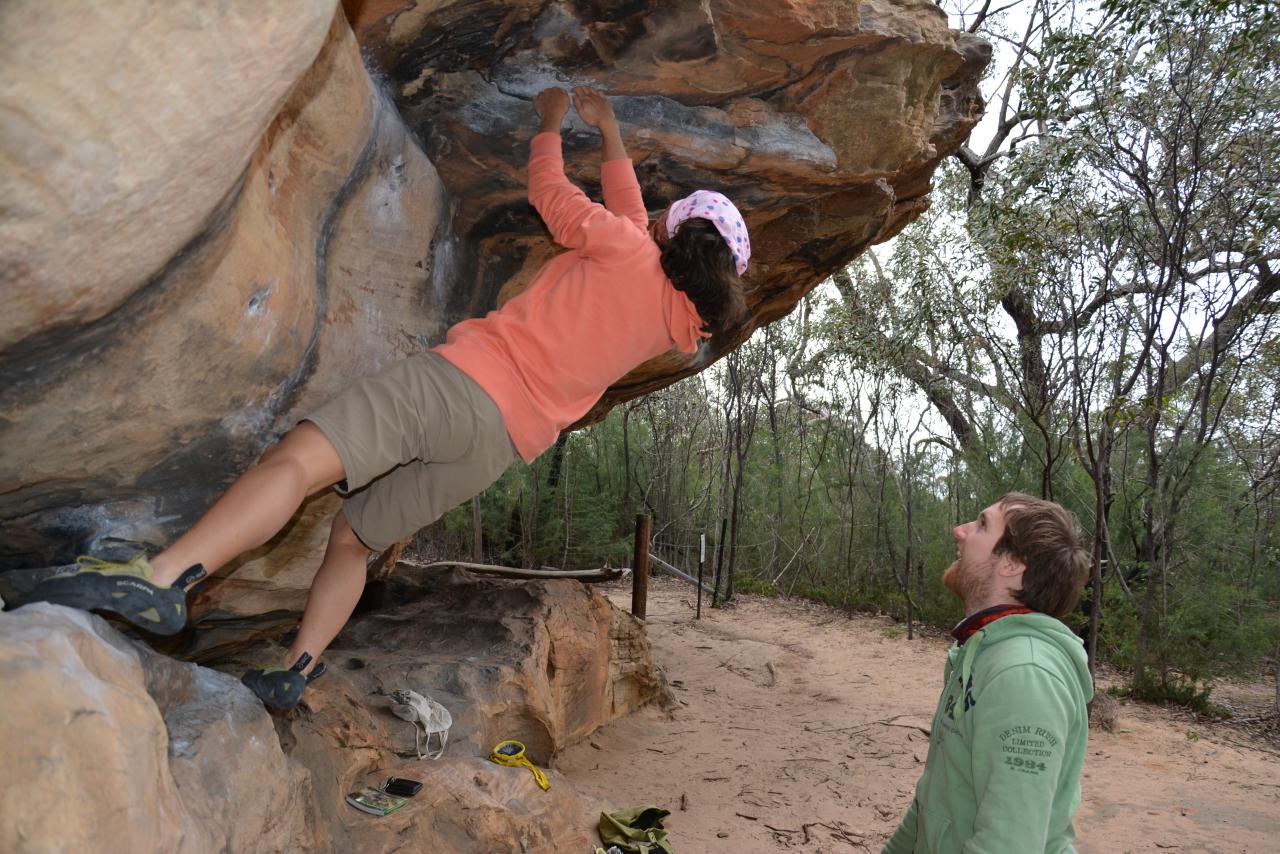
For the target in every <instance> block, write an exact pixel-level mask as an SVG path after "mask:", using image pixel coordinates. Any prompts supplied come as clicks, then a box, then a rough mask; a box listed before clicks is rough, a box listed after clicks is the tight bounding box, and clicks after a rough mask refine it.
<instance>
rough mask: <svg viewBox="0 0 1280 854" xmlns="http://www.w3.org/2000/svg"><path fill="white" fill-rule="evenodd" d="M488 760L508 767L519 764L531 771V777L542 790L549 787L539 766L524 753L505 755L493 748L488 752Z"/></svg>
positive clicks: (515, 766)
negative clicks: (491, 751)
mask: <svg viewBox="0 0 1280 854" xmlns="http://www.w3.org/2000/svg"><path fill="white" fill-rule="evenodd" d="M489 761H490V762H496V763H497V764H499V765H505V766H507V767H508V768H518V767H521V766H523V767H525V768H528V769H529V770H530V771H532V772H533V779H534V780H536V781H537V783H538V786H539V788H541V789H542V791H544V792H545V791H548V790H549V789H550V788H551V783H550V781H548V780H547V775H546V774H543V773H542V769H541V768H539V767H538V766H536V765H534V764H533V763H532V762H530V761H529V759H528V757H526V756H525V755H524V753H520V754H518V755H516V756H507V755H506V754H503V753H498V752H497V751H496V750H495V751H494V752H493V753H490V754H489Z"/></svg>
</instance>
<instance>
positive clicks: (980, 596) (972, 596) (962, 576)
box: [942, 557, 995, 608]
mask: <svg viewBox="0 0 1280 854" xmlns="http://www.w3.org/2000/svg"><path fill="white" fill-rule="evenodd" d="M993 560H995V558H994V557H992V558H989V559H988V560H986V561H984V562H983V563H981V564H979V565H978V566H972V565H970V564H968V563H965V562H962V561H959V560H957V561H956V562H955V563H953V564H951V566H949V567H947V568H946V571H944V572H943V573H942V583H943V585H945V586H946V588H947V589H948V590H950V591H951V592H952V593H954V594H956V596H959V597H960V601H961V602H963V603H964V604H965V607H966V608H967V607H968V606H969V604H970V603H974V604H977V603H980V602H982V601H983V600H984V599H986V598H987V594H988V593H989V592H990V591H991V562H992V561H993Z"/></svg>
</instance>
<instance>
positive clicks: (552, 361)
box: [434, 133, 704, 462]
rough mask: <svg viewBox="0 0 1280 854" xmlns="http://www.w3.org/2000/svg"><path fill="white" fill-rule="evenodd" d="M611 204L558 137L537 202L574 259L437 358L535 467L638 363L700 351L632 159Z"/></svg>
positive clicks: (458, 330)
mask: <svg viewBox="0 0 1280 854" xmlns="http://www.w3.org/2000/svg"><path fill="white" fill-rule="evenodd" d="M600 182H601V185H602V188H603V191H604V201H605V203H604V204H603V205H600V204H596V203H595V202H592V201H591V200H590V199H588V198H587V196H586V194H585V193H583V192H582V190H580V189H578V188H577V187H576V186H574V184H573V183H572V182H570V181H569V179H568V178H566V177H565V174H564V158H563V155H562V154H561V150H560V135H559V134H557V133H540V134H538V135H537V136H535V137H534V138H533V142H532V145H531V148H530V152H529V201H530V202H531V203H532V204H533V206H534V207H535V208H536V209H537V211H538V213H539V214H540V215H541V216H542V219H543V221H544V222H545V223H546V224H547V228H548V229H550V231H551V236H552V237H553V238H554V239H555V240H556V242H557V243H559V244H561V245H562V246H565V247H567V248H568V250H569V251H568V252H564V253H562V254H560V255H557V256H556V257H555V258H553V259H551V260H550V261H548V262H547V264H546V266H544V267H543V268H542V269H541V270H539V271H538V274H537V275H536V276H535V277H534V279H533V281H532V282H530V283H529V285H528V287H526V288H525V289H524V291H522V292H521V293H520V294H519V295H518V296H516V297H514V298H512V299H511V300H509V301H508V302H507V303H506V304H505V305H503V306H502V308H500V309H497V310H496V311H491V312H489V313H488V314H487V315H485V316H484V317H481V318H476V319H472V320H465V321H463V322H462V323H459V324H457V325H456V326H454V327H453V328H452V329H450V330H449V333H448V335H447V336H446V337H445V343H444V344H441V345H440V346H438V347H436V348H434V349H435V351H436V352H438V353H439V354H440V355H441V356H444V357H445V358H446V359H448V360H449V361H450V362H452V363H453V364H454V365H456V366H457V367H458V368H459V369H461V370H462V372H463V373H465V374H466V375H467V376H469V377H471V378H472V379H473V380H475V381H476V383H478V384H479V385H480V387H481V388H483V389H484V390H485V392H486V393H487V394H488V395H489V396H490V397H492V398H493V401H494V403H496V404H497V405H498V409H499V411H501V412H502V417H503V419H504V420H505V422H506V425H507V432H508V433H509V434H510V435H511V440H512V442H514V444H515V446H516V450H517V451H518V452H519V453H520V456H521V457H522V458H523V459H524V460H525V462H533V460H534V458H535V457H537V456H538V454H540V453H542V452H543V451H545V450H546V449H547V448H548V447H550V446H551V445H552V444H553V443H554V442H555V440H556V437H557V436H558V435H559V434H560V431H561V430H563V429H564V428H565V427H567V426H569V425H570V424H572V423H573V422H574V421H577V420H578V419H579V418H581V417H582V416H583V415H585V414H586V413H587V411H588V410H589V409H591V407H592V405H594V404H595V402H596V401H597V400H599V399H600V396H601V395H602V394H604V391H605V389H606V388H608V387H609V386H610V385H611V384H613V383H614V382H616V381H617V380H619V379H621V378H622V377H623V375H625V374H626V373H627V372H628V371H630V370H631V369H632V368H634V367H636V366H637V365H639V364H640V363H642V362H644V361H646V360H648V359H651V358H653V357H654V356H658V355H661V354H663V353H666V352H668V351H669V350H671V349H672V348H675V349H677V350H679V351H680V352H682V353H693V352H694V351H696V350H697V347H698V341H699V340H700V338H701V337H703V335H704V333H702V332H701V327H702V320H701V318H699V317H698V312H697V310H696V309H695V308H694V306H693V303H692V302H690V301H689V298H688V297H686V296H685V295H684V294H683V293H681V292H680V291H677V290H676V289H675V287H673V286H672V284H671V281H670V280H669V279H668V278H667V276H666V274H665V273H663V272H662V265H661V263H660V255H659V249H658V245H657V244H656V243H654V242H653V238H651V237H650V236H649V232H648V226H649V218H648V214H647V213H646V211H645V206H644V199H643V198H642V197H641V195H640V184H639V182H638V181H637V180H636V174H635V169H634V168H633V167H632V165H631V161H630V160H610V161H606V162H605V163H604V164H603V165H602V166H601V169H600Z"/></svg>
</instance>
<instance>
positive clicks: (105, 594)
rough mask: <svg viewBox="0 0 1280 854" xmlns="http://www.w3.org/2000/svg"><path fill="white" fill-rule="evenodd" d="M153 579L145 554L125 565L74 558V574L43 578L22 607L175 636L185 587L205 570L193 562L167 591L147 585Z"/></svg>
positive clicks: (181, 619) (182, 623)
mask: <svg viewBox="0 0 1280 854" xmlns="http://www.w3.org/2000/svg"><path fill="white" fill-rule="evenodd" d="M153 574H154V573H153V571H152V569H151V564H150V563H148V562H147V556H146V555H145V554H138V555H135V556H134V557H133V559H132V560H129V561H126V562H124V563H116V562H113V561H108V560H99V559H98V558H96V557H88V556H82V557H78V558H76V566H75V569H73V570H72V571H70V572H65V573H62V574H60V575H55V576H52V577H50V578H46V579H45V580H44V581H42V582H40V583H39V584H37V585H36V586H35V588H34V589H33V590H32V591H31V592H30V593H29V594H28V595H27V596H26V597H25V599H24V600H23V602H24V604H25V603H30V602H52V603H53V604H55V605H66V606H67V607H69V608H79V609H81V610H83V611H111V612H113V613H116V614H119V615H120V616H122V617H124V618H125V619H126V620H128V621H129V622H130V623H133V624H134V625H135V626H137V627H138V628H140V629H144V630H146V631H148V632H152V633H154V634H157V635H175V634H177V633H178V632H180V631H182V628H183V626H185V625H186V624H187V591H186V588H187V587H188V586H190V585H192V584H195V583H196V582H197V581H199V580H200V579H202V578H204V577H205V575H206V573H205V571H204V567H203V566H202V565H200V564H198V563H197V564H195V565H194V566H191V567H189V568H188V569H187V571H186V572H184V573H182V575H181V576H179V578H178V580H177V581H175V582H174V583H173V586H172V587H159V586H157V585H155V584H152V583H151V577H152V575H153Z"/></svg>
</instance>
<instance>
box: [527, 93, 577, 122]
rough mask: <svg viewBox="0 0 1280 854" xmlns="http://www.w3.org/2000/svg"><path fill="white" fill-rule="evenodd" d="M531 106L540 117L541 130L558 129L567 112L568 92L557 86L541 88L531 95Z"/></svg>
mask: <svg viewBox="0 0 1280 854" xmlns="http://www.w3.org/2000/svg"><path fill="white" fill-rule="evenodd" d="M533 108H534V109H535V110H537V111H538V115H539V116H541V117H542V130H544V131H558V130H560V123H561V122H563V121H564V116H565V113H567V112H569V94H568V93H567V92H565V91H564V90H563V89H561V88H560V87H558V86H552V87H551V88H549V89H543V90H542V91H541V92H539V93H538V94H537V95H534V96H533Z"/></svg>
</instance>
